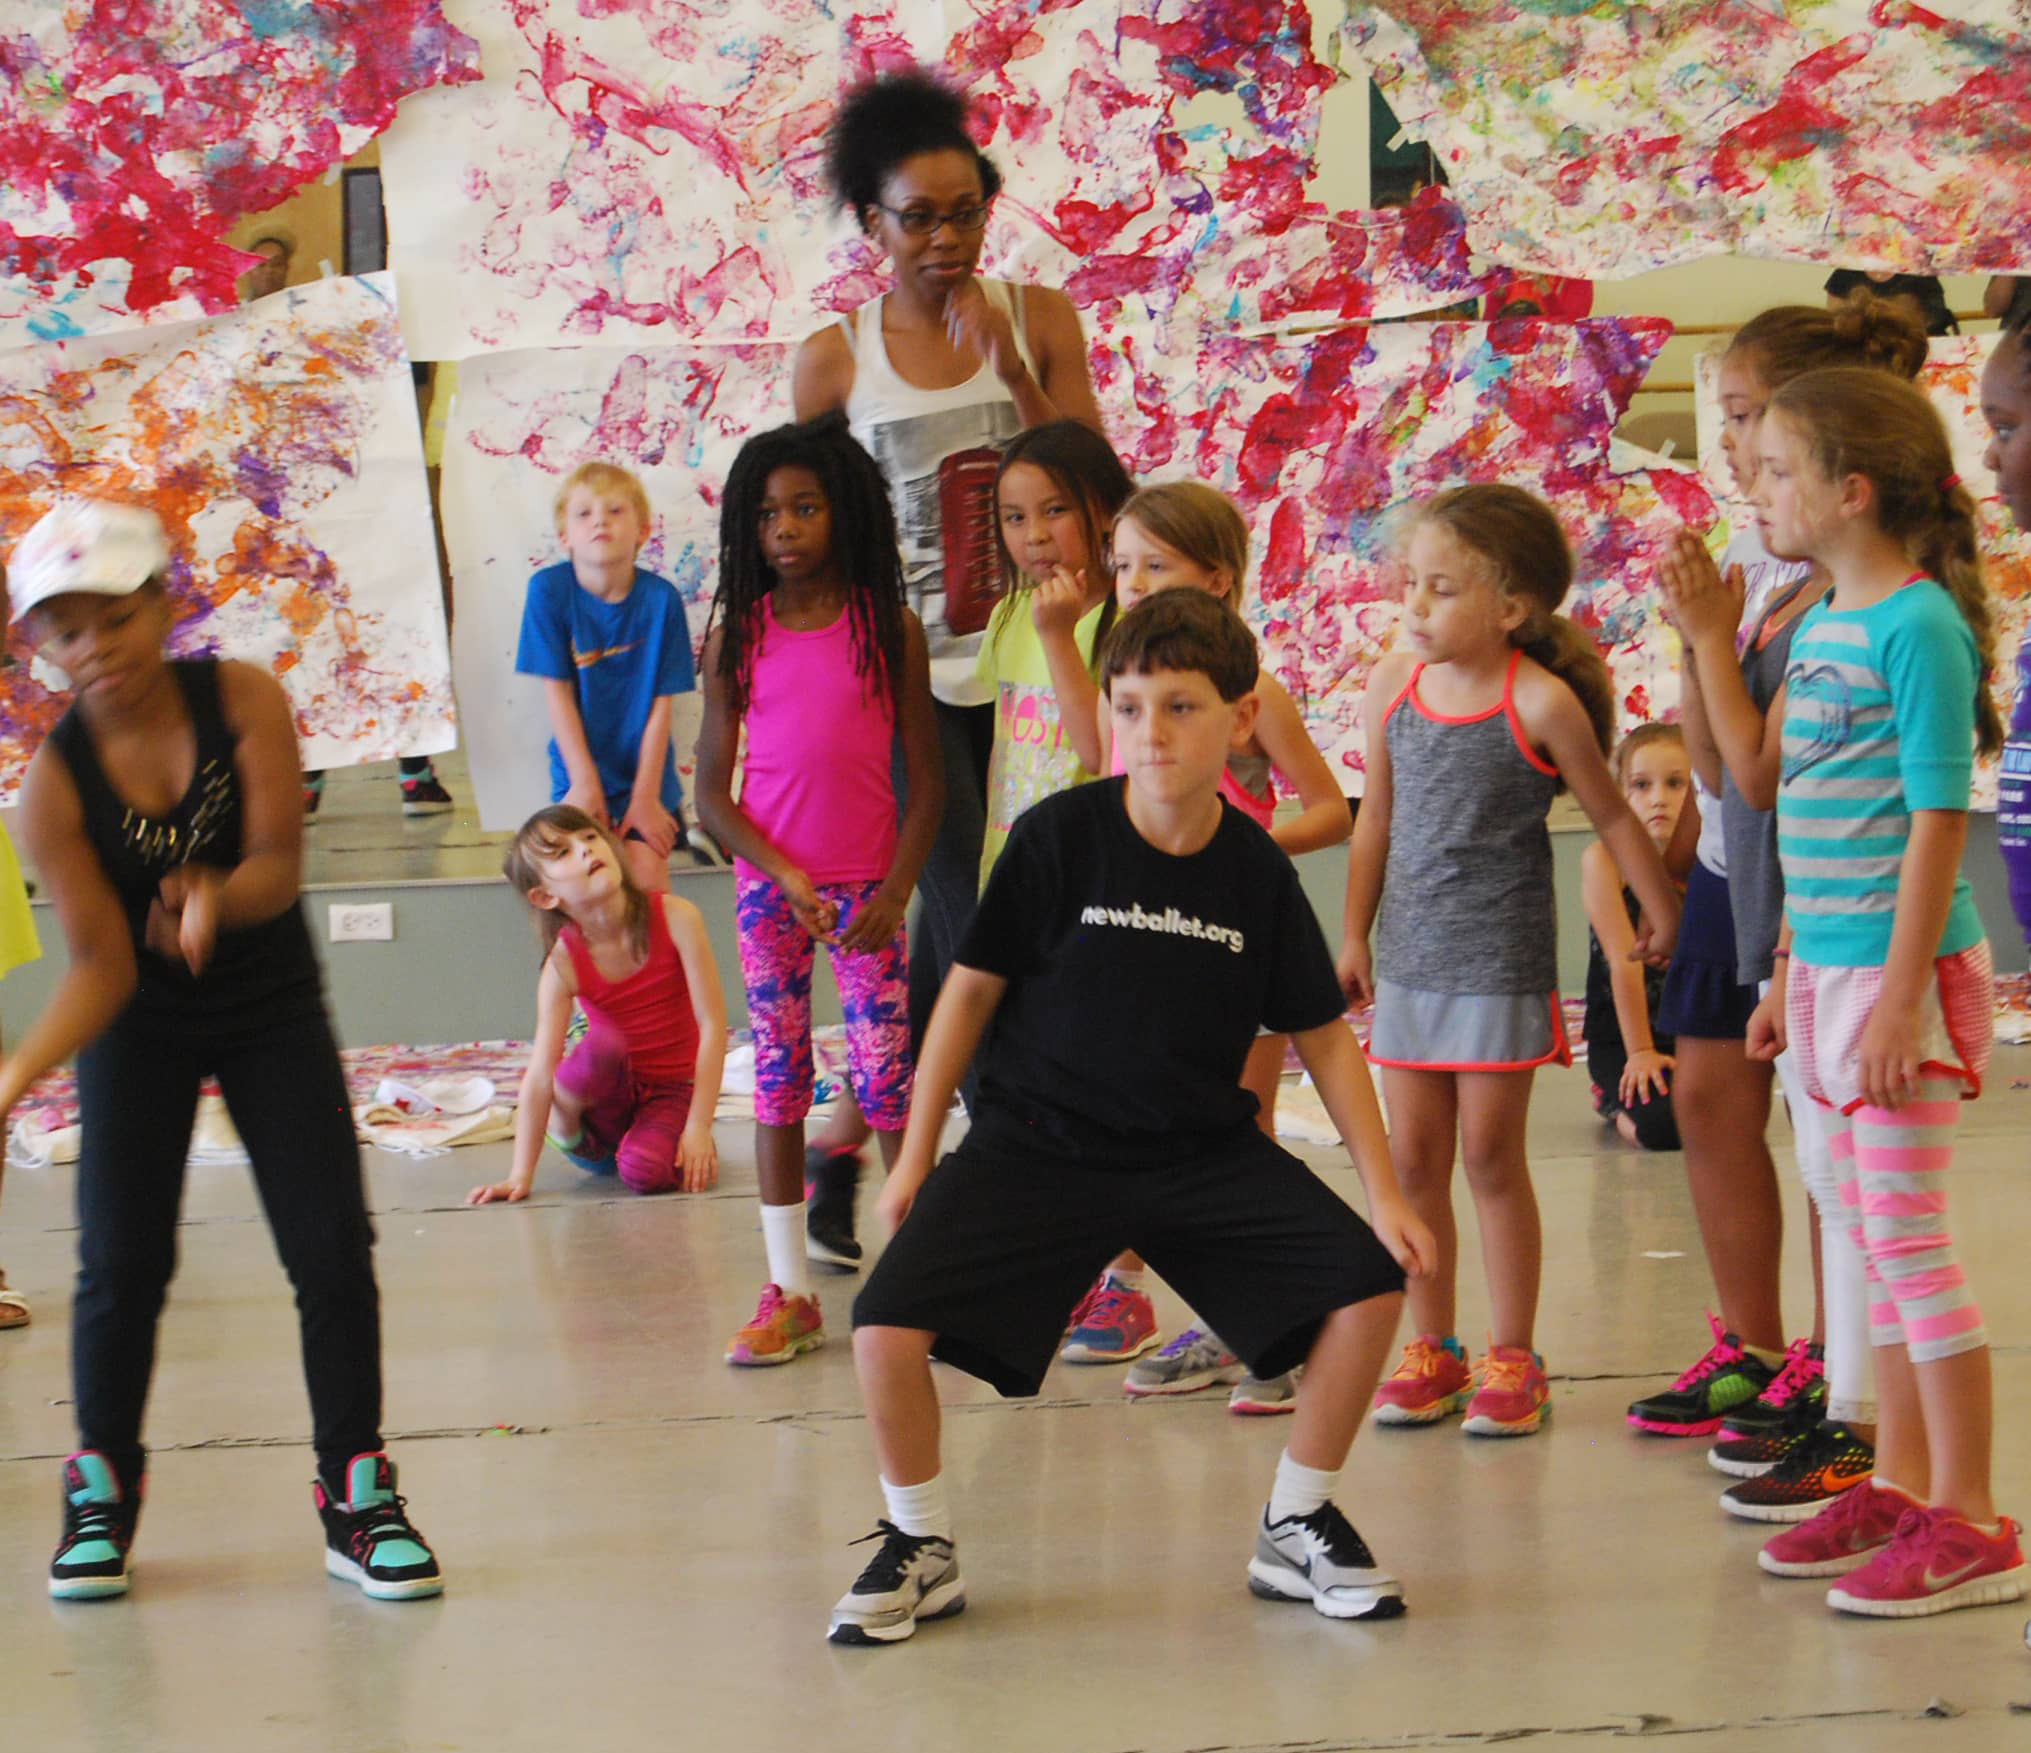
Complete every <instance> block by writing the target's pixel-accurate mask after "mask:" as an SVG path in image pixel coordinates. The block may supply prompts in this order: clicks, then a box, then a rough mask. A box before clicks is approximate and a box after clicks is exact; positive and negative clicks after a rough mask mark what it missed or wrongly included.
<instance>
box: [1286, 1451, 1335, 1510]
mask: <svg viewBox="0 0 2031 1753" xmlns="http://www.w3.org/2000/svg"><path fill="white" fill-rule="evenodd" d="M1339 1483H1340V1469H1339V1468H1337V1467H1335V1468H1333V1469H1332V1471H1331V1472H1328V1471H1327V1470H1326V1469H1325V1468H1323V1467H1307V1466H1304V1465H1303V1464H1302V1463H1300V1462H1297V1461H1293V1460H1292V1459H1291V1452H1290V1450H1289V1449H1285V1450H1284V1452H1283V1453H1282V1454H1281V1455H1280V1456H1279V1457H1278V1458H1277V1463H1276V1485H1275V1487H1274V1488H1273V1489H1272V1490H1271V1491H1270V1494H1269V1519H1270V1521H1271V1522H1281V1521H1283V1520H1284V1519H1285V1518H1286V1517H1288V1516H1308V1515H1310V1514H1311V1513H1312V1511H1314V1510H1315V1509H1317V1508H1318V1507H1319V1506H1320V1505H1321V1504H1323V1503H1325V1502H1326V1500H1327V1499H1328V1498H1330V1497H1331V1496H1332V1495H1333V1488H1334V1487H1335V1486H1336V1485H1338V1484H1339Z"/></svg>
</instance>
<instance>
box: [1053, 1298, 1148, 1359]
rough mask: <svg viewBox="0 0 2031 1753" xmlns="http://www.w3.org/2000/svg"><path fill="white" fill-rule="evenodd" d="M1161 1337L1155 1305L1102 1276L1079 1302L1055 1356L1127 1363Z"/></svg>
mask: <svg viewBox="0 0 2031 1753" xmlns="http://www.w3.org/2000/svg"><path fill="white" fill-rule="evenodd" d="M1162 1337H1163V1335H1162V1334H1161V1333H1159V1332H1158V1331H1157V1311H1156V1305H1155V1304H1154V1303H1152V1302H1151V1301H1150V1300H1149V1298H1148V1297H1147V1296H1146V1295H1144V1293H1143V1292H1141V1291H1139V1290H1124V1289H1123V1288H1122V1287H1121V1286H1120V1285H1118V1284H1116V1283H1115V1282H1114V1280H1113V1279H1111V1278H1103V1279H1102V1280H1101V1281H1100V1283H1099V1284H1097V1285H1095V1286H1094V1288H1093V1289H1092V1290H1091V1291H1090V1292H1089V1293H1088V1294H1087V1297H1086V1300H1085V1302H1083V1303H1081V1304H1080V1305H1079V1312H1078V1314H1077V1316H1076V1317H1075V1321H1074V1325H1073V1328H1072V1331H1071V1332H1070V1333H1068V1334H1066V1335H1065V1344H1064V1348H1063V1349H1062V1350H1061V1351H1060V1352H1059V1353H1058V1355H1059V1356H1060V1357H1061V1358H1063V1359H1064V1360H1065V1362H1067V1363H1127V1362H1128V1361H1129V1360H1130V1359H1131V1358H1137V1357H1140V1356H1142V1354H1143V1353H1144V1352H1145V1351H1147V1350H1149V1348H1150V1347H1151V1346H1152V1345H1155V1344H1156V1343H1157V1341H1158V1340H1160V1339H1161V1338H1162Z"/></svg>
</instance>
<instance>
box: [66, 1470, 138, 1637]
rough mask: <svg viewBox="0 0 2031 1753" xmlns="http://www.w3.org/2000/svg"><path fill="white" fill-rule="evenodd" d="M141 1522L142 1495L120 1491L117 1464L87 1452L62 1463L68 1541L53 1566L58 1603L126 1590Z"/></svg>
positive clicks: (88, 1599)
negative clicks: (129, 1562)
mask: <svg viewBox="0 0 2031 1753" xmlns="http://www.w3.org/2000/svg"><path fill="white" fill-rule="evenodd" d="M140 1519H141V1493H140V1490H139V1488H138V1487H137V1488H136V1489H135V1490H134V1491H133V1492H131V1493H130V1492H127V1491H123V1490H122V1489H121V1488H120V1480H119V1476H118V1475H117V1474H116V1473H115V1472H114V1471H113V1463H112V1462H111V1461H109V1460H107V1459H106V1457H105V1456H104V1455H102V1454H100V1453H99V1452H98V1450H96V1449H83V1450H81V1451H79V1452H78V1453H77V1454H75V1455H73V1456H71V1458H70V1459H69V1460H68V1461H66V1462H64V1464H63V1538H62V1539H61V1540H59V1541H58V1542H57V1548H56V1556H55V1557H54V1558H53V1559H51V1560H50V1563H49V1592H50V1593H51V1594H52V1595H54V1596H55V1597H56V1598H57V1599H58V1600H59V1601H95V1600H100V1599H103V1598H104V1597H106V1596H108V1595H124V1594H125V1593H126V1592H127V1548H128V1547H129V1546H131V1545H133V1544H134V1524H135V1523H136V1522H138V1521H139V1520H140Z"/></svg>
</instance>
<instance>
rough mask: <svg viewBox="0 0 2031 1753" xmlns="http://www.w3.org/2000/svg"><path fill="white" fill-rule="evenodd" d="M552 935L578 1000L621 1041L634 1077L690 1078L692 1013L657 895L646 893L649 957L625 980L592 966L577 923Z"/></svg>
mask: <svg viewBox="0 0 2031 1753" xmlns="http://www.w3.org/2000/svg"><path fill="white" fill-rule="evenodd" d="M557 936H558V941H559V942H560V943H562V944H563V945H564V950H565V954H567V955H568V956H570V957H571V968H572V972H573V973H574V974H576V975H577V976H578V1002H579V1004H580V1005H581V1006H583V1007H584V1010H585V1014H586V1015H587V1017H589V1018H590V1019H591V1020H592V1021H593V1022H596V1023H603V1024H605V1025H606V1026H607V1027H608V1028H610V1029H612V1030H614V1032H615V1033H617V1034H618V1035H619V1036H620V1038H621V1039H622V1040H623V1041H625V1042H626V1043H627V1048H628V1065H629V1068H630V1069H631V1070H632V1071H633V1072H634V1074H635V1076H636V1077H637V1078H638V1079H640V1080H641V1081H642V1082H644V1083H654V1084H688V1083H690V1082H691V1080H692V1077H693V1075H694V1074H695V1073H696V1071H697V1068H698V1017H697V1015H696V1013H694V1012H693V1010H692V1008H691V986H690V983H689V982H688V981H687V980H686V979H685V978H684V964H683V962H682V961H681V960H679V958H678V955H677V946H676V945H675V944H674V943H672V942H671V941H670V921H669V920H668V919H667V918H666V917H665V916H664V913H663V902H662V899H661V898H660V897H659V896H656V895H651V896H650V897H649V959H648V960H647V961H646V962H644V963H643V964H642V965H641V967H639V968H637V969H636V970H635V972H634V973H632V974H630V975H629V976H628V977H627V978H626V979H625V980H609V979H607V978H606V977H605V976H604V975H602V974H601V973H600V971H599V969H598V968H596V967H594V966H593V960H592V951H591V950H589V949H587V948H586V946H585V938H584V936H583V934H582V933H581V932H580V931H579V929H578V927H577V926H575V925H566V926H565V928H564V929H563V930H562V931H561V932H559V933H558V934H557Z"/></svg>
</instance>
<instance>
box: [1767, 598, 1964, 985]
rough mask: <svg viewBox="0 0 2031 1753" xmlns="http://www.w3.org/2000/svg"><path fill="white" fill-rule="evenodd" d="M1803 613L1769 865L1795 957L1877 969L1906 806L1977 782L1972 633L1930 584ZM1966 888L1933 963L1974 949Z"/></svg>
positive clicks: (1959, 793)
mask: <svg viewBox="0 0 2031 1753" xmlns="http://www.w3.org/2000/svg"><path fill="white" fill-rule="evenodd" d="M1830 602H1831V599H1829V601H1828V602H1823V603H1820V604H1818V605H1817V606H1816V607H1814V608H1811V609H1808V610H1807V611H1806V614H1805V617H1804V619H1803V620H1801V621H1800V622H1799V623H1798V631H1797V632H1796V633H1795V634H1794V635H1793V636H1792V641H1791V661H1790V663H1789V665H1788V666H1787V667H1786V669H1785V672H1784V764H1783V770H1782V775H1781V777H1780V779H1779V782H1778V790H1777V856H1778V860H1779V862H1780V863H1781V864H1782V866H1783V869H1784V900H1785V910H1786V912H1787V913H1788V914H1789V915H1790V918H1791V928H1792V933H1793V948H1794V949H1796V951H1797V952H1798V955H1799V957H1800V958H1801V959H1802V960H1804V961H1807V962H1811V963H1813V964H1814V965H1815V966H1817V967H1822V968H1880V967H1881V966H1882V965H1883V963H1884V961H1885V960H1886V959H1887V958H1888V956H1889V953H1890V928H1891V922H1892V920H1893V918H1894V916H1895V914H1896V911H1897V887H1898V883H1899V881H1900V879H1901V877H1902V875H1903V869H1904V852H1905V848H1906V846H1907V844H1908V843H1909V841H1910V837H1911V816H1912V813H1913V812H1914V811H1916V810H1965V809H1966V808H1967V807H1968V798H1969V792H1970V789H1971V786H1972V782H1973V778H1974V759H1975V689H1976V688H1977V687H1978V686H1980V667H1981V666H1980V663H1979V661H1978V660H1977V658H1976V655H1975V641H1974V636H1973V635H1972V634H1971V633H1970V632H1969V631H1968V625H1967V622H1966V621H1965V620H1963V619H1962V618H1961V613H1960V610H1959V609H1958V608H1956V607H1955V606H1954V601H1953V598H1952V597H1950V596H1948V595H1947V593H1946V592H1945V591H1944V590H1943V589H1941V588H1940V586H1939V585H1937V584H1935V583H1934V582H1933V581H1932V580H1931V579H1929V578H1920V579H1917V580H1914V581H1913V582H1911V583H1909V584H1907V585H1905V586H1904V588H1903V589H1901V590H1898V591H1893V592H1892V593H1891V594H1890V595H1889V596H1887V597H1885V598H1884V599H1883V600H1882V601H1881V602H1879V603H1876V604H1874V605H1873V606H1872V607H1869V608H1866V609H1842V610H1836V609H1833V608H1832V607H1830V606H1829V603H1830ZM1981 937H1982V922H1981V918H1980V916H1979V915H1978V914H1977V913H1976V912H1975V906H1974V897H1973V895H1972V894H1971V892H1970V891H1969V888H1968V880H1967V878H1966V877H1964V876H1962V875H1960V874H1959V873H1958V872H1956V873H1955V875H1954V886H1953V902H1952V906H1951V908H1950V909H1949V911H1948V913H1947V919H1946V926H1945V929H1944V931H1943V932H1942V934H1941V938H1940V942H1939V946H1938V948H1937V949H1936V950H1935V951H1934V954H1935V955H1941V956H1951V955H1958V954H1959V953H1960V952H1961V951H1962V950H1964V949H1968V948H1970V947H1971V946H1973V945H1974V944H1977V943H1979V942H1980V941H1981Z"/></svg>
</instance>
